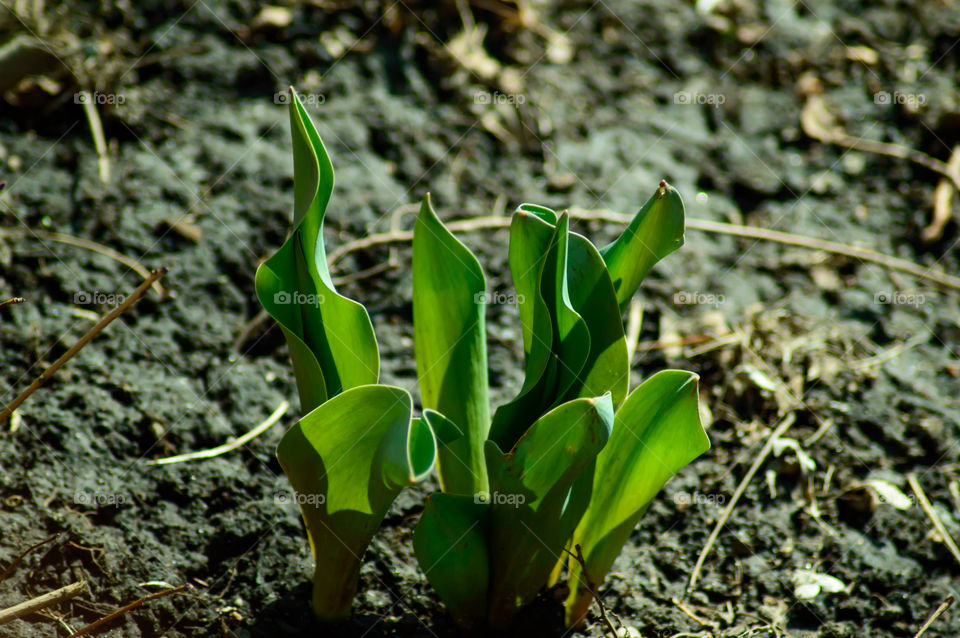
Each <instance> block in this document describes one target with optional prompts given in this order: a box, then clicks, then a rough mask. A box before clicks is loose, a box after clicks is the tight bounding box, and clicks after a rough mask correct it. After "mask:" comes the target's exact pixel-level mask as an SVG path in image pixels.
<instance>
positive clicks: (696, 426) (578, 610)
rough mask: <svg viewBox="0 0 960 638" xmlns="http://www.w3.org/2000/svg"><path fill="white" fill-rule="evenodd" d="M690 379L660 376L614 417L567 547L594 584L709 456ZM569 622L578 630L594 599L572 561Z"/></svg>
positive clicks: (694, 379) (681, 374) (673, 373)
mask: <svg viewBox="0 0 960 638" xmlns="http://www.w3.org/2000/svg"><path fill="white" fill-rule="evenodd" d="M698 380H699V377H698V376H697V375H696V374H694V373H692V372H685V371H682V370H665V371H662V372H659V373H657V374H655V375H653V376H652V377H650V378H649V379H648V380H647V381H645V382H644V383H643V384H641V385H640V386H639V387H638V388H636V389H635V390H634V391H633V392H632V393H630V396H629V397H627V400H626V401H624V403H623V405H622V406H620V409H619V410H618V411H617V415H616V419H615V423H614V427H613V433H612V434H611V436H610V440H609V442H608V443H607V445H606V447H605V448H604V449H603V451H602V452H601V453H600V455H599V457H598V458H597V464H596V470H595V474H594V477H595V479H594V483H593V492H592V494H591V497H590V504H589V506H588V507H587V510H586V512H585V513H584V515H583V518H581V520H580V523H579V524H578V525H577V529H576V532H575V533H574V535H573V540H572V542H571V546H573V545H576V544H580V545H581V547H582V548H583V555H584V559H585V562H586V565H587V570H588V573H589V575H590V580H591V581H592V582H593V583H596V584H599V583H601V582H602V581H603V579H604V577H605V576H606V575H607V572H608V571H609V570H610V567H611V566H612V565H613V562H614V560H615V559H616V557H617V555H618V554H619V553H620V551H621V549H622V548H623V544H624V543H625V542H626V541H627V539H628V538H629V536H630V533H631V532H632V531H633V528H634V527H635V526H636V524H637V521H639V520H640V517H641V516H642V515H643V512H644V511H645V510H646V508H647V506H648V505H649V503H650V501H651V500H652V499H653V497H654V496H655V495H656V493H657V492H659V491H660V488H661V487H663V484H664V483H666V481H667V480H668V479H669V478H670V477H671V476H673V474H675V473H676V472H677V471H678V470H680V469H681V468H682V467H684V466H685V465H687V464H688V463H690V462H691V461H693V460H694V459H696V458H697V457H698V456H699V455H700V454H702V453H703V452H705V451H706V450H708V449H709V448H710V440H709V439H708V438H707V434H706V432H705V431H704V429H703V426H702V425H701V423H700V415H699V412H698V409H697V383H698ZM569 568H570V583H571V591H570V597H569V598H568V599H567V622H568V624H571V625H572V624H578V623H579V622H581V621H582V619H583V617H584V615H585V614H586V610H587V607H588V606H589V604H590V600H591V595H590V593H589V592H588V591H587V588H586V586H585V584H584V583H583V582H580V579H581V573H580V572H581V570H580V566H579V565H578V564H577V563H576V562H575V561H570V563H569Z"/></svg>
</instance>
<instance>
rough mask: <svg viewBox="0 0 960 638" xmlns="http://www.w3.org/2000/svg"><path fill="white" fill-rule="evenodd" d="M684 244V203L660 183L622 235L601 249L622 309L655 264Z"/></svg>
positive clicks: (673, 190)
mask: <svg viewBox="0 0 960 638" xmlns="http://www.w3.org/2000/svg"><path fill="white" fill-rule="evenodd" d="M682 245H683V201H682V200H681V199H680V193H678V192H677V190H676V189H675V188H674V187H673V186H670V185H669V184H667V183H666V182H665V181H661V182H660V186H659V187H658V188H657V192H656V193H654V194H653V197H651V198H650V199H649V200H647V203H646V204H644V205H643V208H641V209H640V211H639V212H638V213H637V214H636V216H634V218H633V221H631V222H630V225H629V226H627V228H626V230H624V231H623V234H622V235H620V237H618V238H617V240H616V241H614V242H613V243H612V244H610V245H608V246H605V247H604V248H603V249H601V250H600V254H601V255H603V260H604V261H605V262H606V263H607V268H608V269H609V271H610V279H611V280H612V281H613V286H614V288H616V290H617V303H619V304H620V307H621V308H625V307H626V305H627V302H629V301H630V298H631V297H633V293H635V292H636V291H637V288H639V287H640V284H641V282H643V278H644V277H646V276H647V273H648V272H650V269H651V268H653V266H654V264H656V263H657V262H658V261H660V260H661V259H663V258H664V257H666V256H667V255H669V254H670V253H672V252H673V251H675V250H676V249H677V248H680V246H682Z"/></svg>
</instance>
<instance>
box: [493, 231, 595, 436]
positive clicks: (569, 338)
mask: <svg viewBox="0 0 960 638" xmlns="http://www.w3.org/2000/svg"><path fill="white" fill-rule="evenodd" d="M514 221H515V223H516V226H517V229H518V232H517V233H514V232H511V242H512V241H513V240H514V238H515V237H516V238H517V239H518V240H520V241H522V242H524V244H525V245H524V246H522V248H523V250H522V252H520V251H512V254H511V258H512V261H513V257H514V255H521V254H522V256H523V260H522V261H520V260H518V261H517V262H516V263H518V268H517V269H516V272H517V273H518V274H519V276H518V275H517V274H515V275H514V276H515V282H519V286H520V287H519V288H518V295H519V294H525V293H521V292H520V291H521V290H527V289H529V288H530V283H529V281H528V279H529V269H530V268H531V267H532V265H533V264H536V263H538V262H537V261H536V260H535V258H534V257H535V255H536V253H537V251H541V250H545V253H544V256H543V258H542V259H541V260H540V261H539V263H540V271H539V273H538V275H537V282H536V287H535V289H534V292H533V293H530V294H531V300H532V301H533V302H534V306H533V318H532V321H531V326H532V329H531V330H530V331H529V332H530V354H529V355H528V356H527V361H526V377H525V379H524V384H523V388H521V391H520V393H519V394H518V395H517V397H516V398H515V399H514V400H513V401H511V402H509V403H507V404H505V405H502V406H500V407H499V408H498V409H497V411H496V413H495V414H494V417H493V425H492V426H491V429H490V438H491V440H493V441H495V442H496V443H497V445H498V446H499V447H500V448H501V449H510V448H512V447H513V446H514V445H515V444H516V442H517V441H518V440H519V439H520V437H521V436H523V433H524V432H526V430H527V428H528V427H530V425H532V424H533V422H534V421H536V420H537V419H538V418H540V417H541V416H542V415H543V414H545V413H546V412H547V411H548V410H550V409H551V408H552V407H555V406H557V405H559V404H560V403H561V402H562V399H563V397H564V396H565V395H566V393H567V392H569V391H570V388H571V387H573V386H574V384H575V383H576V382H577V380H578V378H579V376H578V375H579V374H580V373H581V371H582V370H583V366H584V364H585V362H586V361H587V359H588V357H589V354H590V330H589V328H588V327H587V325H586V323H585V322H584V320H583V318H582V317H581V316H580V315H579V314H578V313H577V311H576V310H574V309H573V307H572V306H571V299H570V291H569V279H568V272H567V269H568V254H569V243H570V241H569V240H570V227H569V217H568V216H567V215H566V214H562V215H560V217H559V218H558V220H557V226H556V228H554V229H552V235H551V237H550V240H549V242H548V243H547V244H546V246H544V243H543V237H544V232H543V226H544V222H543V221H542V220H541V219H536V218H534V217H533V216H529V215H528V216H526V217H524V216H521V215H520V213H518V215H517V216H516V217H515V219H514ZM519 231H522V232H519ZM528 264H530V265H529V266H527V268H526V270H525V269H524V268H523V266H525V265H528ZM511 270H515V269H514V267H513V263H511ZM525 301H526V299H525ZM548 325H549V327H550V328H549V330H548V329H547V326H548ZM525 334H526V331H525Z"/></svg>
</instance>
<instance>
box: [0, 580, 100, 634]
mask: <svg viewBox="0 0 960 638" xmlns="http://www.w3.org/2000/svg"><path fill="white" fill-rule="evenodd" d="M86 588H87V583H85V582H84V581H82V580H81V581H80V582H77V583H73V584H72V585H67V586H66V587H61V588H60V589H55V590H53V591H51V592H47V593H46V594H43V595H42V596H37V597H36V598H31V599H30V600H27V601H25V602H22V603H19V604H17V605H14V606H13V607H7V608H6V609H2V610H0V625H5V624H7V623H8V622H11V621H13V620H16V619H17V618H21V617H23V616H27V615H29V614H32V613H33V612H35V611H40V610H41V609H44V608H46V607H49V606H50V605H56V604H57V603H62V602H63V601H65V600H69V599H71V598H73V597H75V596H79V595H80V594H82V593H83V592H84V590H85V589H86Z"/></svg>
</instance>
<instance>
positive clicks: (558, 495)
mask: <svg viewBox="0 0 960 638" xmlns="http://www.w3.org/2000/svg"><path fill="white" fill-rule="evenodd" d="M612 427H613V404H612V402H611V400H610V394H609V393H607V394H604V395H603V396H602V397H597V398H590V399H577V400H575V401H570V402H569V403H564V404H563V405H561V406H559V407H557V408H555V409H553V410H551V411H550V412H548V413H547V414H545V415H544V416H543V417H541V418H540V419H539V420H537V422H536V423H534V424H533V425H532V426H531V427H530V429H529V430H527V432H526V434H524V435H523V438H521V439H520V441H519V442H517V445H516V447H514V449H513V450H511V451H510V453H509V454H504V453H503V452H501V451H500V448H498V447H497V445H496V443H494V442H493V441H488V442H487V450H486V451H487V460H488V464H489V466H490V488H491V492H490V494H489V495H487V500H488V501H489V502H490V505H491V508H492V509H491V515H490V554H491V556H490V558H491V565H492V567H491V569H492V573H491V583H490V611H489V622H490V624H491V625H492V626H494V627H504V626H506V625H507V624H508V623H509V622H510V620H511V619H512V617H513V616H514V614H515V613H516V612H517V610H518V609H519V608H520V607H521V606H522V605H525V604H526V603H528V602H530V601H531V600H532V599H533V598H534V596H536V594H537V592H538V591H539V590H540V589H541V588H542V587H543V586H544V585H545V584H546V582H547V579H548V577H549V576H550V571H551V569H552V568H553V566H554V565H555V564H556V562H557V559H558V557H559V556H560V554H561V553H562V552H563V547H564V545H565V544H566V543H567V541H569V539H570V536H571V534H573V530H574V528H575V526H576V524H577V521H578V520H579V518H580V516H581V515H582V514H583V506H585V505H586V503H585V502H580V503H571V501H570V490H571V487H572V485H573V483H574V480H575V479H576V478H577V476H578V475H579V474H580V473H581V472H582V471H583V469H584V468H585V467H587V466H588V465H590V464H591V463H593V461H594V459H596V457H597V454H598V453H599V452H600V450H601V449H602V448H603V446H604V444H606V442H607V438H608V437H609V435H610V430H611V428H612Z"/></svg>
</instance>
